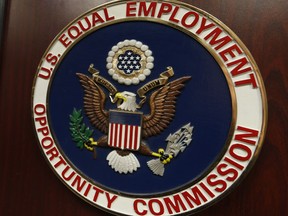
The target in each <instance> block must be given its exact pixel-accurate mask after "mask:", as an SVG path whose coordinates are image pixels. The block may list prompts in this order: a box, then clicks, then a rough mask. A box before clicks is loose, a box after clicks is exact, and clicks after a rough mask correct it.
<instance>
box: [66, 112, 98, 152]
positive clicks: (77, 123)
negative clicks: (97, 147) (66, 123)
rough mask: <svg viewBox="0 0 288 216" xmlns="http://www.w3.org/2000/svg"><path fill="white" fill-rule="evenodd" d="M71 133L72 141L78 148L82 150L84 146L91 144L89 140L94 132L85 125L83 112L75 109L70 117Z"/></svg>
mask: <svg viewBox="0 0 288 216" xmlns="http://www.w3.org/2000/svg"><path fill="white" fill-rule="evenodd" d="M70 131H71V136H72V140H73V141H74V142H76V143H77V144H76V146H77V147H78V148H80V149H83V148H84V145H85V144H87V143H89V139H90V138H91V136H92V134H93V132H94V131H93V130H90V128H89V127H87V126H86V125H85V123H83V116H82V110H81V109H80V110H76V109H75V108H74V109H73V112H72V114H71V115H70Z"/></svg>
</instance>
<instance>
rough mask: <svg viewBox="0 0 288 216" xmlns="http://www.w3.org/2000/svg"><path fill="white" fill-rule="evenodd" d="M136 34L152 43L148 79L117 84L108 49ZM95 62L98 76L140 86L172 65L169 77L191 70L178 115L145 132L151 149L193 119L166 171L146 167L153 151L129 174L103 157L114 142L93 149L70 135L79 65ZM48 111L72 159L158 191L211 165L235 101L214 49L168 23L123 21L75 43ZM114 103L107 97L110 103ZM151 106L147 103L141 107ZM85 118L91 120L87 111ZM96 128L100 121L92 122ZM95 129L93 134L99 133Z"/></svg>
mask: <svg viewBox="0 0 288 216" xmlns="http://www.w3.org/2000/svg"><path fill="white" fill-rule="evenodd" d="M125 39H136V40H138V41H141V42H143V43H144V44H146V45H148V46H149V49H150V50H152V52H153V56H154V58H155V60H154V68H153V69H152V73H151V75H150V76H149V77H147V79H146V80H145V82H141V83H140V84H139V85H137V86H124V85H120V84H117V83H116V82H115V81H114V80H113V79H112V78H111V77H110V76H109V75H108V73H107V70H106V58H107V54H108V52H109V51H110V49H111V48H112V46H114V45H116V44H117V43H118V42H120V41H123V40H125ZM91 63H93V64H94V66H95V68H97V69H98V70H100V72H101V76H103V77H105V78H106V79H108V80H110V81H111V82H112V83H113V84H114V85H116V86H117V89H118V91H124V90H126V91H132V92H136V91H137V89H138V88H139V87H141V86H142V85H143V84H144V83H146V82H148V81H151V80H152V79H155V78H158V77H159V74H160V73H161V72H163V71H164V70H165V69H166V67H167V66H172V67H173V68H174V72H175V75H174V76H173V77H172V78H170V81H171V80H173V79H176V78H179V77H181V76H187V75H190V76H192V79H191V80H190V81H188V82H187V83H186V85H185V88H184V89H183V90H182V92H181V95H180V96H179V97H178V101H177V106H176V115H175V118H174V120H173V121H172V122H171V124H170V126H169V127H168V128H167V129H166V130H164V131H163V132H162V133H161V134H160V135H158V136H155V137H151V138H149V139H147V140H146V141H147V144H148V145H149V146H150V148H151V149H152V150H154V151H157V150H158V148H160V147H164V148H165V147H166V143H165V139H166V137H167V136H168V135H169V133H174V132H175V131H176V130H178V129H179V128H180V127H181V126H183V125H185V124H187V123H189V122H190V123H191V125H193V126H194V131H193V140H192V142H191V143H190V146H189V147H187V148H186V150H185V151H184V152H183V153H180V154H179V155H178V156H177V157H176V158H175V159H173V160H172V162H171V163H170V164H168V165H166V166H165V173H164V176H163V177H159V176H156V175H154V174H153V173H152V172H151V171H150V169H149V168H148V167H147V165H146V162H147V161H149V160H150V159H153V158H150V157H147V156H142V155H138V154H137V155H136V156H137V158H138V159H139V162H140V164H141V168H140V169H139V170H138V171H137V172H134V173H132V174H127V175H125V174H119V173H116V172H115V171H114V170H112V169H111V168H110V167H109V165H108V162H107V161H106V157H107V155H108V154H109V152H111V150H112V149H103V148H97V159H96V160H95V159H93V153H91V152H89V151H87V150H82V151H81V150H80V149H78V148H77V147H76V144H75V143H74V142H73V141H72V139H71V135H70V131H69V115H70V114H71V113H72V110H73V108H74V107H75V108H76V109H82V108H83V88H82V86H81V85H80V82H79V80H78V77H77V76H76V73H79V72H81V73H84V74H86V75H89V73H88V71H87V69H88V67H89V65H90V64H91ZM48 103H49V119H50V122H51V128H53V133H54V137H55V138H56V139H57V140H58V144H59V147H60V148H61V149H62V150H63V152H64V154H65V155H66V157H67V158H68V160H69V161H70V162H71V163H72V164H73V165H74V166H75V167H76V168H78V169H79V170H81V172H82V173H83V174H84V175H86V176H87V177H89V178H90V179H92V180H93V181H95V182H96V183H97V184H99V185H102V186H104V187H107V188H110V189H112V190H117V191H120V192H124V193H129V194H138V195H139V194H149V195H151V194H156V193H165V192H167V191H169V190H173V189H177V188H179V187H182V186H184V185H187V184H189V183H191V182H192V181H195V180H197V178H198V177H199V176H201V174H203V173H204V172H205V171H207V169H209V168H210V167H211V165H213V163H214V162H215V161H216V160H217V158H218V157H219V155H220V154H221V152H222V150H223V148H224V147H225V142H226V138H227V136H228V132H229V129H230V124H231V116H232V108H231V98H230V92H229V89H228V85H227V82H226V79H225V77H224V74H223V72H222V70H221V68H220V67H219V65H218V64H217V62H216V61H215V59H214V58H213V57H212V56H211V55H210V53H209V52H208V51H207V50H206V49H205V48H204V47H203V46H202V45H201V44H199V43H198V42H197V41H196V40H194V39H193V38H191V37H190V36H188V35H187V34H185V33H183V32H181V31H179V30H176V29H173V28H171V27H168V26H165V25H162V24H158V23H152V22H136V21H133V22H125V23H118V24H114V25H111V26H109V27H105V28H102V29H100V30H97V31H95V32H94V33H92V34H90V35H89V36H87V37H85V38H84V39H82V40H81V41H80V42H78V43H77V44H76V45H75V46H74V47H73V49H71V50H70V51H69V52H68V54H67V55H66V56H65V58H64V59H63V60H62V62H61V64H60V66H59V67H58V69H57V71H56V72H55V76H54V77H53V81H52V84H51V89H50V96H49V101H48ZM108 108H115V106H114V105H110V102H109V101H108V100H107V109H108ZM142 111H144V113H149V107H148V105H147V103H146V106H144V107H143V109H142ZM83 115H84V117H85V119H84V120H85V123H86V125H88V126H90V127H91V128H93V127H92V126H91V125H90V123H89V120H88V119H87V117H86V116H85V114H84V112H83ZM94 129H95V128H94ZM102 135H103V134H101V133H100V132H98V131H97V129H95V132H94V135H93V137H94V139H96V140H97V139H98V138H100V137H101V136H102Z"/></svg>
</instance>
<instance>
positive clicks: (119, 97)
mask: <svg viewBox="0 0 288 216" xmlns="http://www.w3.org/2000/svg"><path fill="white" fill-rule="evenodd" d="M119 99H120V100H119ZM121 100H123V101H127V98H126V97H125V96H124V95H123V94H122V93H121V92H118V93H116V95H115V97H114V99H113V100H112V103H116V102H117V101H118V103H121V102H122V101H121Z"/></svg>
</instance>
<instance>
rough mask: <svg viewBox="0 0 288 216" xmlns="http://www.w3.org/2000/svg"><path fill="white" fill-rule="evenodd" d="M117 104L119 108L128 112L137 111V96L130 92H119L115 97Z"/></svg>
mask: <svg viewBox="0 0 288 216" xmlns="http://www.w3.org/2000/svg"><path fill="white" fill-rule="evenodd" d="M116 101H117V102H118V103H117V108H119V109H122V110H126V111H132V112H134V111H136V110H137V106H138V105H137V103H136V94H134V93H132V92H128V91H124V92H118V93H117V94H116V95H115V98H114V102H116Z"/></svg>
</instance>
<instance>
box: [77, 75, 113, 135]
mask: <svg viewBox="0 0 288 216" xmlns="http://www.w3.org/2000/svg"><path fill="white" fill-rule="evenodd" d="M77 76H78V77H79V80H80V82H81V85H82V87H83V88H84V109H85V112H86V115H87V116H88V118H89V120H90V122H91V124H92V125H93V126H95V127H96V128H97V129H99V130H100V131H101V132H103V133H105V134H107V133H108V124H109V120H108V119H109V112H108V111H106V110H105V109H104V104H105V100H106V97H105V93H104V92H103V90H102V89H101V88H100V86H98V85H97V84H96V83H95V82H94V81H93V80H92V79H91V78H89V77H88V76H86V75H84V74H80V73H77Z"/></svg>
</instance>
